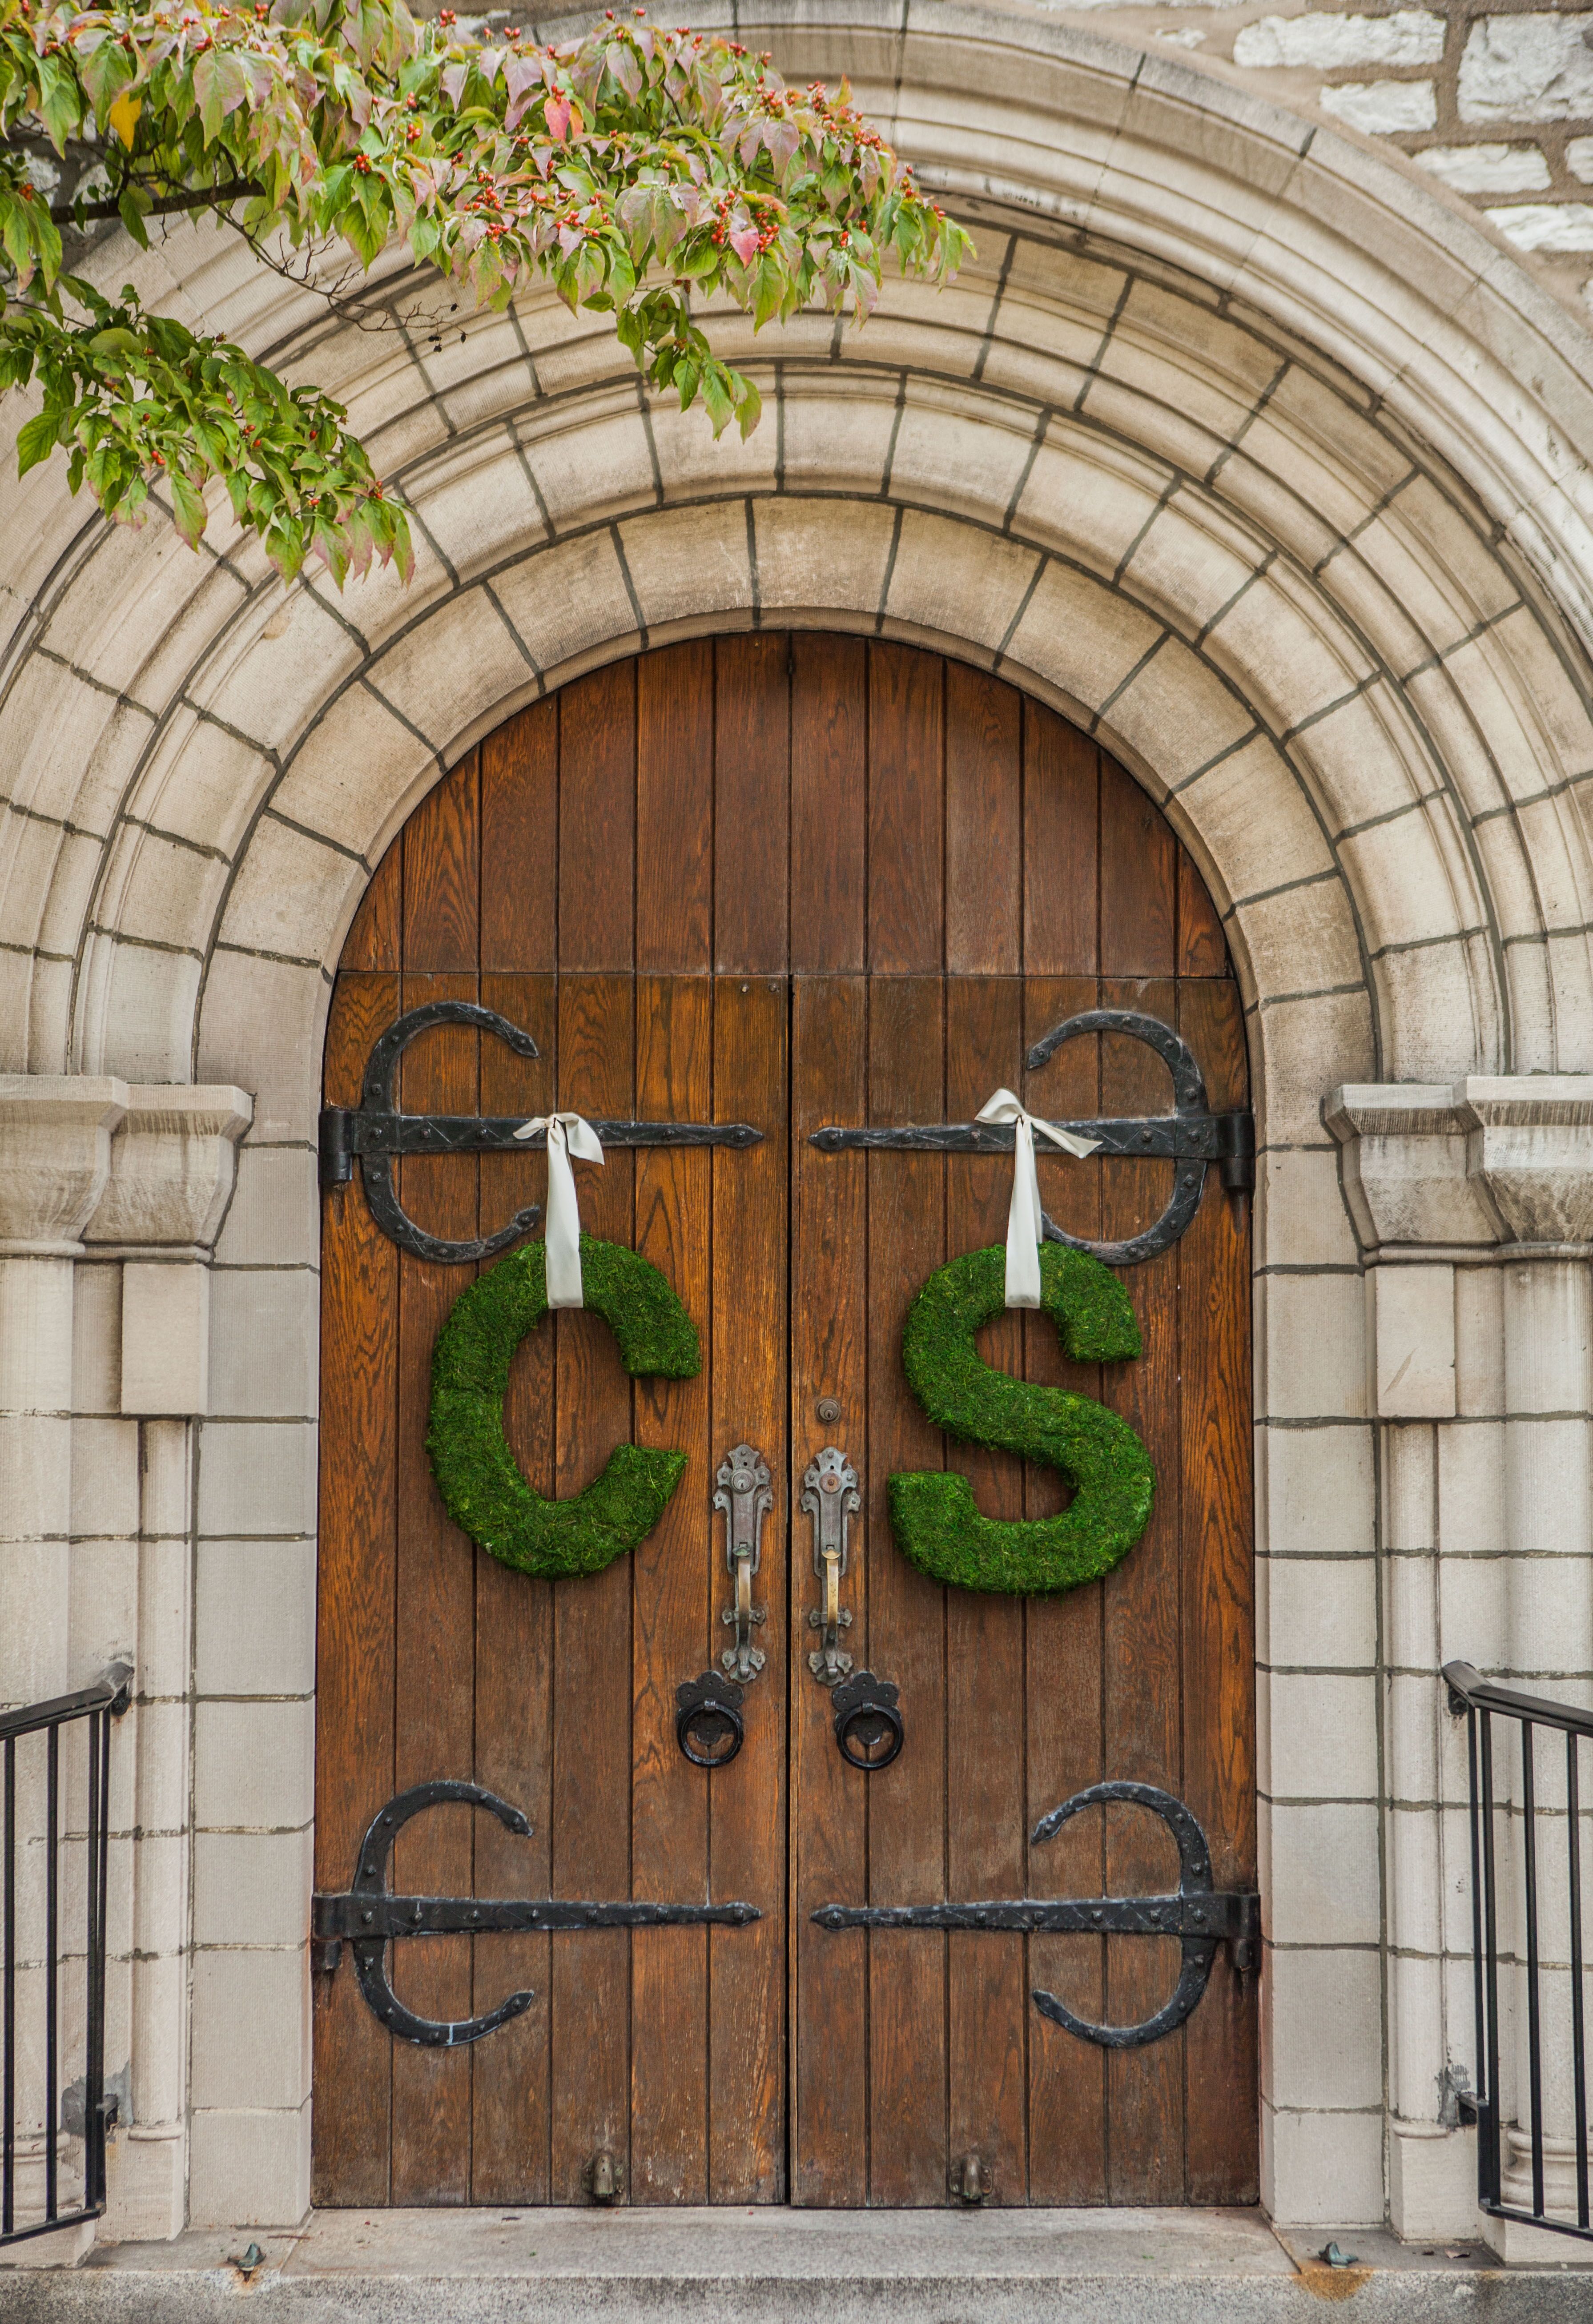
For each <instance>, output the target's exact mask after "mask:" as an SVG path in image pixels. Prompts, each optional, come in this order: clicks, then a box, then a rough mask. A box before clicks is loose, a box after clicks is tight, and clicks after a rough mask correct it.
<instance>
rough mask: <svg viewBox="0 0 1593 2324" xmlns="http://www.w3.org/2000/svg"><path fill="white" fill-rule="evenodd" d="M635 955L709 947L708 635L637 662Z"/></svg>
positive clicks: (685, 954) (640, 960)
mask: <svg viewBox="0 0 1593 2324" xmlns="http://www.w3.org/2000/svg"><path fill="white" fill-rule="evenodd" d="M636 860H637V863H638V865H639V866H640V878H639V879H638V881H637V883H636V965H637V967H638V968H639V969H675V970H677V971H686V970H694V969H695V970H698V971H701V970H703V969H705V968H706V967H707V966H708V964H709V963H710V962H711V961H712V959H713V957H714V641H713V640H712V638H698V639H694V640H693V641H690V642H689V643H687V644H685V645H677V646H666V647H665V648H664V649H663V650H662V651H661V652H658V653H652V654H646V655H644V656H643V657H642V659H641V660H640V661H639V662H638V663H637V665H636Z"/></svg>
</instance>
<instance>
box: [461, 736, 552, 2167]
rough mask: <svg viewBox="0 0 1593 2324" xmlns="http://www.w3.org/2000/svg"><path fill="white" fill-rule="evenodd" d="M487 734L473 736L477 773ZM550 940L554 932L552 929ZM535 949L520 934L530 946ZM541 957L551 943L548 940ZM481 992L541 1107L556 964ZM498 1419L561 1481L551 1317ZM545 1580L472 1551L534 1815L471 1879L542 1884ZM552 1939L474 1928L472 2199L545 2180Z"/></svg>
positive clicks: (490, 1099)
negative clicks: (523, 1039) (490, 2026)
mask: <svg viewBox="0 0 1593 2324" xmlns="http://www.w3.org/2000/svg"><path fill="white" fill-rule="evenodd" d="M489 755H490V745H488V744H485V743H483V746H482V758H483V791H484V789H485V787H486V778H485V773H484V770H485V767H486V765H487V764H488V761H489ZM514 861H515V858H514V854H513V852H512V851H511V850H505V851H504V853H503V854H502V857H499V856H496V855H495V854H494V853H493V849H492V848H491V847H490V846H487V845H483V898H482V902H483V945H484V943H485V940H486V939H485V935H484V928H485V924H486V920H487V918H488V907H489V901H490V902H491V906H492V909H493V912H495V913H496V914H497V916H498V917H499V920H500V926H501V927H502V928H503V929H504V931H505V940H504V945H503V948H504V949H508V946H509V943H510V941H511V940H512V939H511V935H510V931H511V927H512V916H511V913H509V912H508V911H507V910H506V909H504V907H503V902H502V895H501V893H500V892H495V891H497V890H499V883H500V881H501V880H502V875H503V872H504V871H505V870H507V869H510V868H511V867H512V866H513V864H514ZM544 940H545V941H547V942H548V944H549V945H550V943H551V931H550V930H547V931H546V934H545V938H544ZM528 948H529V945H528ZM544 957H545V959H546V958H548V957H550V954H545V955H544ZM481 997H482V1000H483V1002H484V1003H485V1005H486V1007H487V1008H489V1009H496V1010H498V1011H499V1012H500V1014H502V1016H505V1017H507V1018H508V1019H509V1020H510V1022H511V1024H514V1025H519V1026H521V1027H523V1028H524V1029H525V1030H526V1031H527V1032H528V1033H529V1035H530V1036H531V1038H532V1039H533V1040H534V1041H535V1042H536V1044H537V1047H538V1048H539V1050H540V1052H541V1055H540V1056H538V1057H535V1058H526V1057H519V1056H516V1055H515V1053H514V1052H513V1050H512V1049H510V1048H509V1047H506V1046H505V1044H504V1043H503V1042H502V1041H493V1040H483V1042H482V1045H481V1101H482V1109H483V1112H486V1113H491V1114H514V1113H527V1114H531V1113H546V1112H547V1111H548V1108H549V1106H550V1105H551V1104H552V1103H553V1100H554V1092H555V1090H556V1088H557V1080H556V1067H557V1005H558V1004H557V988H556V985H555V982H554V980H553V978H552V977H551V976H549V975H542V976H529V975H523V974H512V975H511V974H496V975H489V974H484V973H483V977H482V982H481ZM545 1177H546V1166H545V1164H544V1163H543V1160H542V1157H541V1156H540V1155H539V1154H532V1153H529V1152H526V1153H521V1154H484V1155H483V1157H482V1158H481V1227H482V1231H483V1233H487V1232H490V1231H492V1230H493V1229H494V1228H496V1227H498V1226H499V1225H500V1224H502V1222H503V1221H504V1220H505V1219H507V1218H509V1217H511V1216H512V1214H513V1213H514V1212H516V1211H517V1210H520V1209H521V1208H523V1206H524V1205H525V1204H526V1203H530V1202H533V1201H537V1200H539V1199H540V1198H541V1197H542V1194H543V1181H544V1179H545ZM503 1425H504V1433H505V1434H506V1435H507V1437H508V1440H509V1443H510V1447H511V1451H512V1452H513V1454H514V1457H515V1459H516V1460H517V1461H518V1462H519V1463H520V1470H521V1472H522V1473H523V1475H524V1476H525V1478H526V1480H527V1481H528V1482H529V1484H530V1485H532V1486H533V1487H534V1488H535V1489H536V1490H537V1491H538V1492H539V1493H546V1494H551V1493H552V1492H553V1491H554V1489H555V1484H554V1462H553V1442H554V1430H553V1325H552V1323H551V1322H544V1323H542V1324H541V1325H539V1328H538V1329H537V1330H536V1331H535V1332H533V1333H531V1334H530V1336H529V1338H528V1339H527V1340H526V1341H525V1342H523V1343H522V1345H521V1347H520V1351H519V1352H518V1354H517V1355H516V1357H515V1359H514V1362H513V1365H512V1367H511V1371H510V1375H509V1392H508V1395H507V1396H506V1397H505V1398H504V1406H503ZM553 1587H554V1585H553V1584H552V1583H551V1582H538V1581H535V1580H533V1578H532V1577H531V1576H530V1575H529V1573H518V1572H515V1571H514V1570H513V1568H512V1567H510V1566H507V1565H502V1564H501V1563H499V1561H498V1560H497V1559H496V1558H495V1557H493V1556H491V1555H489V1554H488V1553H487V1552H486V1551H485V1550H483V1549H479V1548H478V1549H477V1550H476V1553H475V1780H476V1781H477V1783H479V1784H485V1785H486V1787H487V1789H488V1790H489V1791H493V1792H496V1793H497V1794H498V1795H499V1797H500V1798H501V1799H506V1800H508V1801H510V1802H511V1803H512V1805H514V1806H515V1807H518V1808H520V1809H522V1810H523V1811H524V1812H525V1813H526V1814H527V1815H528V1816H529V1819H530V1823H531V1831H530V1836H529V1839H521V1838H520V1837H519V1836H518V1835H516V1834H515V1833H513V1832H509V1831H504V1829H503V1827H502V1824H500V1823H499V1822H498V1821H497V1819H496V1817H493V1816H486V1815H483V1816H478V1817H477V1818H476V1823H475V1893H476V1894H477V1895H480V1896H546V1895H548V1874H549V1832H548V1822H549V1808H550V1803H551V1796H552V1773H553V1771H552V1758H551V1750H550V1746H551V1742H552V1735H553ZM550 1948H551V1940H550V1939H549V1938H548V1937H546V1936H535V1935H523V1936H520V1935H516V1936H493V1937H481V1938H476V1939H474V1940H473V1941H472V1950H473V1951H474V1956H475V1958H474V1965H473V1966H474V2000H473V2005H472V2006H473V2007H474V2010H476V2011H477V2012H480V2011H482V2010H485V2009H491V2008H493V2007H494V2006H496V2004H497V2003H498V2002H500V2001H502V1998H503V1997H504V1996H505V1995H506V1994H509V1993H514V1992H520V1991H524V1990H525V1989H526V1988H528V1987H529V1989H530V1991H531V1992H533V1993H534V1994H535V1995H536V1999H535V2000H534V2001H533V2003H532V2004H531V2006H530V2008H529V2010H528V2011H527V2012H526V2014H525V2015H524V2016H523V2017H517V2018H514V2019H512V2020H511V2022H510V2024H507V2025H505V2026H503V2027H502V2028H501V2029H500V2031H499V2032H498V2033H494V2034H493V2037H492V2039H491V2040H490V2041H487V2042H483V2043H480V2044H479V2045H478V2046H477V2048H476V2050H475V2052H474V2057H473V2061H472V2092H471V2144H470V2198H471V2200H472V2202H474V2203H545V2202H546V2201H547V2200H548V2164H549V2156H548V2099H549V2092H548V1989H549V1977H550V1973H551V1969H552V1959H551V1950H550Z"/></svg>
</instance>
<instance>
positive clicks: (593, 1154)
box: [514, 1113, 603, 1307]
mask: <svg viewBox="0 0 1593 2324" xmlns="http://www.w3.org/2000/svg"><path fill="white" fill-rule="evenodd" d="M538 1130H546V1131H547V1132H548V1226H547V1249H548V1259H547V1265H548V1305H549V1306H550V1307H579V1306H582V1305H584V1304H585V1302H584V1300H583V1298H582V1294H581V1212H580V1206H579V1204H578V1203H576V1177H575V1173H574V1171H573V1170H572V1169H571V1168H570V1157H571V1155H572V1154H573V1155H574V1156H575V1157H576V1161H577V1162H596V1163H599V1164H601V1162H602V1160H603V1141H602V1139H600V1138H599V1137H598V1134H597V1132H596V1130H594V1129H593V1127H592V1124H591V1123H590V1122H589V1121H585V1120H583V1119H582V1117H581V1116H580V1115H579V1114H578V1113H539V1114H538V1115H537V1116H536V1117H535V1119H534V1120H530V1121H522V1122H521V1123H520V1128H519V1129H518V1130H516V1131H515V1133H514V1134H515V1136H516V1137H517V1138H534V1137H535V1136H536V1134H537V1132H538Z"/></svg>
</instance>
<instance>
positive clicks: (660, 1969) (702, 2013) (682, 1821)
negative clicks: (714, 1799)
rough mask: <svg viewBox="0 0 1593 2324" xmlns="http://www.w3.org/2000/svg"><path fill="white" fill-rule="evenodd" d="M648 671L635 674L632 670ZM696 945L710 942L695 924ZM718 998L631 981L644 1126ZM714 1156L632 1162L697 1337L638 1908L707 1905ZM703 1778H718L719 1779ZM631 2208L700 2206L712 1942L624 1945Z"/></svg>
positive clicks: (661, 1560)
mask: <svg viewBox="0 0 1593 2324" xmlns="http://www.w3.org/2000/svg"><path fill="white" fill-rule="evenodd" d="M643 667H644V669H645V667H646V665H645V664H644V665H643ZM702 940H703V942H704V944H705V943H706V928H705V926H704V928H703V931H702ZM713 1015H714V994H713V988H712V985H711V984H710V982H709V981H708V980H707V979H706V978H705V977H702V976H695V977H650V976H649V977H642V978H640V979H639V980H638V983H637V996H636V1039H637V1056H636V1103H637V1110H638V1111H639V1112H640V1113H641V1114H642V1115H643V1116H644V1117H647V1118H650V1119H652V1120H665V1121H668V1120H676V1121H706V1120H710V1119H711V1117H712V1111H713V1102H714V1023H713ZM712 1173H713V1157H712V1156H711V1155H710V1154H709V1153H707V1152H706V1151H704V1150H701V1149H699V1150H697V1151H695V1152H693V1151H687V1150H684V1149H681V1148H654V1149H651V1150H649V1151H644V1152H642V1153H640V1154H639V1155H638V1156H637V1157H636V1248H637V1250H640V1252H641V1253H642V1255H643V1257H644V1258H646V1259H650V1260H651V1261H652V1263H653V1265H654V1266H655V1267H656V1268H658V1270H659V1271H660V1273H661V1274H662V1275H663V1276H664V1277H665V1279H666V1281H668V1283H669V1284H670V1285H671V1286H673V1288H674V1290H675V1292H676V1294H677V1296H678V1297H679V1299H680V1300H681V1302H682V1304H683V1305H684V1306H685V1308H686V1313H687V1314H689V1315H690V1316H691V1317H692V1319H693V1321H694V1322H695V1324H696V1326H697V1330H698V1333H700V1335H701V1337H702V1340H703V1352H704V1369H703V1371H702V1372H701V1373H699V1375H698V1377H697V1378H696V1379H690V1380H665V1379H643V1380H638V1381H637V1382H636V1385H635V1390H634V1394H635V1404H636V1442H637V1443H639V1444H648V1445H658V1446H668V1447H671V1448H673V1449H676V1450H678V1451H680V1452H686V1453H687V1454H688V1455H689V1457H690V1465H689V1467H688V1468H687V1470H686V1475H685V1476H684V1477H683V1478H682V1480H681V1481H680V1483H679V1484H678V1485H677V1487H676V1489H675V1493H674V1495H673V1498H672V1499H671V1500H670V1502H669V1505H668V1508H666V1509H665V1511H664V1514H663V1517H661V1519H660V1520H659V1522H658V1526H656V1527H655V1529H654V1530H653V1532H652V1533H650V1534H649V1535H648V1537H647V1539H646V1540H645V1541H643V1542H640V1543H639V1544H638V1545H637V1548H636V1550H635V1552H634V1554H633V1556H632V1559H631V1591H632V1600H633V1605H634V1618H633V1621H632V1626H631V1628H632V1638H633V1642H634V1643H633V1657H634V1659H633V1665H632V1673H631V1691H632V1710H631V1748H632V1763H631V1802H632V1808H631V1817H632V1830H633V1832H634V1839H633V1841H632V1847H631V1877H632V1880H633V1884H634V1888H635V1893H636V1894H637V1895H639V1896H656V1897H659V1898H662V1899H666V1900H679V1901H680V1902H682V1903H697V1902H701V1901H703V1900H704V1899H705V1898H706V1896H707V1895H708V1794H709V1780H708V1778H707V1777H706V1776H704V1773H703V1771H702V1769H701V1768H698V1767H694V1766H691V1764H690V1762H689V1761H688V1760H687V1759H686V1757H684V1755H683V1754H682V1752H681V1751H680V1749H679V1748H678V1747H677V1742H676V1739H675V1690H676V1688H677V1686H678V1685H679V1684H680V1683H681V1681H682V1680H683V1679H688V1678H693V1677H695V1675H696V1674H697V1672H698V1671H700V1670H702V1669H703V1668H704V1665H705V1661H706V1660H708V1659H712V1660H713V1661H714V1662H717V1660H718V1651H717V1642H715V1644H714V1646H712V1647H709V1646H705V1644H704V1641H705V1640H706V1638H707V1637H708V1629H709V1620H710V1607H709V1598H710V1591H711V1588H712V1584H713V1579H714V1548H715V1542H714V1534H713V1527H712V1526H711V1524H710V1517H709V1495H710V1493H711V1492H712V1490H713V1475H714V1466H715V1465H716V1463H715V1461H714V1454H713V1447H712V1445H711V1444H710V1442H709V1435H708V1396H709V1370H708V1359H709V1357H710V1353H711V1343H710V1336H709V1308H710V1300H711V1296H712V1282H711V1278H712V1268H711V1265H710V1256H711V1242H710V1239H711V1234H712V1226H713V1221H712V1209H713V1186H712ZM718 1780H719V1779H718V1777H714V1781H715V1782H717V1781H718ZM631 1978H632V1990H631V2190H630V2196H631V2201H632V2202H636V2203H649V2202H651V2203H702V2202H705V2201H706V2200H707V2196H708V2103H709V2089H710V2084H709V2073H708V1935H707V1931H706V1930H705V1929H639V1930H638V1931H637V1932H636V1933H635V1935H634V1937H633V1938H632V1940H631Z"/></svg>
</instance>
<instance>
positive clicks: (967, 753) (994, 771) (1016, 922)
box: [946, 661, 1023, 1105]
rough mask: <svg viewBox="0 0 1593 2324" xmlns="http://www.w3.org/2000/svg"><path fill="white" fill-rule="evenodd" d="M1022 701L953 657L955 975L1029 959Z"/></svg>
mask: <svg viewBox="0 0 1593 2324" xmlns="http://www.w3.org/2000/svg"><path fill="white" fill-rule="evenodd" d="M1022 703H1023V698H1022V696H1020V695H1018V694H1016V693H1015V692H1014V691H1013V689H1012V687H1009V686H1003V685H1002V684H1001V681H1000V680H999V678H990V677H989V676H988V675H987V674H986V673H985V672H984V671H983V670H978V669H969V668H968V667H967V665H966V664H965V663H963V662H958V661H949V662H947V664H946V972H947V973H948V975H953V976H954V975H957V974H959V973H963V974H978V973H981V972H982V973H989V974H992V975H1008V976H1010V975H1012V974H1014V973H1016V971H1017V969H1018V968H1019V967H1020V966H1021V965H1022V958H1023V892H1022V891H1023V763H1022V751H1021V742H1022V733H1021V729H1022V723H1023V710H1022ZM1016 1073H1017V1059H1016V1058H1014V1059H1013V1061H1012V1063H1011V1065H1010V1066H1009V1068H1008V1074H1016ZM1001 1078H1002V1077H1001V1076H1000V1075H998V1076H997V1080H998V1082H999V1080H1000V1079H1001ZM995 1085H996V1084H991V1086H992V1087H994V1086H995ZM1008 1086H1009V1087H1010V1086H1011V1084H1010V1080H1009V1079H1008ZM989 1095H990V1091H989V1090H988V1089H987V1090H986V1091H984V1092H983V1093H982V1095H981V1097H980V1098H978V1099H977V1100H975V1103H976V1104H979V1105H981V1104H982V1103H983V1102H984V1099H985V1098H987V1097H989ZM948 1102H950V1101H948ZM955 1102H958V1103H961V1100H958V1101H955Z"/></svg>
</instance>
